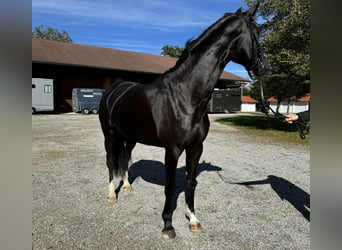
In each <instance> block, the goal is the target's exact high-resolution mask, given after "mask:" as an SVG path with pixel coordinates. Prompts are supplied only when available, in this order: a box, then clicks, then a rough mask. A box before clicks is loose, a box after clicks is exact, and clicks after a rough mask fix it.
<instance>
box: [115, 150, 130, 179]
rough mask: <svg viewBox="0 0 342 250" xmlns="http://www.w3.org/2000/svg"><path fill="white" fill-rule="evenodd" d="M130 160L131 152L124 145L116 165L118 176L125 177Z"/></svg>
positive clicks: (116, 174)
mask: <svg viewBox="0 0 342 250" xmlns="http://www.w3.org/2000/svg"><path fill="white" fill-rule="evenodd" d="M129 161H130V154H129V152H128V150H127V148H126V147H125V146H124V147H123V148H122V150H121V151H120V153H119V157H118V161H117V163H118V164H116V165H115V166H114V175H115V176H118V177H124V175H125V173H126V171H128V164H129Z"/></svg>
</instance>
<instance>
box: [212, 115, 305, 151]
mask: <svg viewBox="0 0 342 250" xmlns="http://www.w3.org/2000/svg"><path fill="white" fill-rule="evenodd" d="M217 121H218V122H219V123H221V124H225V125H229V126H234V127H236V128H238V129H239V130H240V131H242V132H244V133H246V134H249V135H253V136H260V137H264V138H269V139H270V140H272V141H277V142H282V143H294V144H300V145H307V146H309V145H310V134H306V135H305V139H304V140H302V139H301V138H300V136H299V133H298V130H297V128H296V126H295V125H294V124H286V123H283V122H282V121H279V120H276V119H270V118H268V117H265V116H236V117H228V118H224V119H219V120H217Z"/></svg>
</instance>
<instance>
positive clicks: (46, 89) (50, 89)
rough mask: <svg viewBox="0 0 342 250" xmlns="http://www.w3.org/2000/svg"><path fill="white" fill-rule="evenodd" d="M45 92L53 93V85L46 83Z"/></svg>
mask: <svg viewBox="0 0 342 250" xmlns="http://www.w3.org/2000/svg"><path fill="white" fill-rule="evenodd" d="M44 93H52V86H51V85H44Z"/></svg>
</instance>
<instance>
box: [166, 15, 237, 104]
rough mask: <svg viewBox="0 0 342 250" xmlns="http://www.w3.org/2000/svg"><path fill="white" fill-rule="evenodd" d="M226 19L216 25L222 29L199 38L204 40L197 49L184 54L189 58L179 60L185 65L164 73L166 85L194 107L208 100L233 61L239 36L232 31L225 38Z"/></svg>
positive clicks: (197, 42) (217, 28)
mask: <svg viewBox="0 0 342 250" xmlns="http://www.w3.org/2000/svg"><path fill="white" fill-rule="evenodd" d="M223 19H224V17H223V18H222V19H220V20H219V21H218V22H217V23H216V24H220V26H221V27H215V30H210V28H209V29H208V30H207V31H205V32H204V33H203V34H202V35H201V36H200V37H199V39H200V38H201V37H204V39H203V40H201V41H197V40H198V39H197V40H195V41H194V42H193V43H194V44H195V46H194V47H193V48H192V49H190V50H189V51H185V52H184V53H189V54H188V55H187V57H186V59H181V58H180V59H179V60H182V62H181V63H178V62H177V64H178V65H177V64H176V66H175V68H173V69H171V70H170V71H169V72H166V74H164V82H167V83H168V84H169V86H170V87H171V88H173V91H176V92H177V94H180V95H182V96H184V98H187V99H188V100H190V101H191V103H193V104H196V103H199V102H202V101H203V100H206V101H207V102H208V101H209V99H210V96H211V93H212V90H213V89H214V87H215V85H216V83H217V81H218V80H219V78H220V76H221V74H222V72H223V70H224V67H225V66H226V64H227V63H228V62H229V61H230V58H229V54H230V47H231V44H233V42H234V40H235V38H236V37H237V32H236V31H234V30H235V29H232V32H231V34H225V35H223V34H222V32H220V28H221V29H223V28H225V27H222V26H223V25H224V24H226V21H227V20H223ZM212 29H214V28H212ZM208 33H209V34H208ZM182 56H183V55H182Z"/></svg>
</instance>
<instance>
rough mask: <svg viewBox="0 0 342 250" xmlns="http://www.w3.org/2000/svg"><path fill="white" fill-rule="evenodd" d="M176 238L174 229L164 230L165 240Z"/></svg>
mask: <svg viewBox="0 0 342 250" xmlns="http://www.w3.org/2000/svg"><path fill="white" fill-rule="evenodd" d="M175 237H176V232H175V230H174V229H170V230H163V238H164V239H174V238H175Z"/></svg>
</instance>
